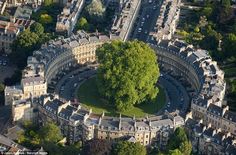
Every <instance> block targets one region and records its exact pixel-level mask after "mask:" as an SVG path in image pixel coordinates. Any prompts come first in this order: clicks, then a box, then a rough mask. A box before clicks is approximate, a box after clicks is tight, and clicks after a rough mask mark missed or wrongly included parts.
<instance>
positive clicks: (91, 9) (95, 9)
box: [85, 0, 105, 19]
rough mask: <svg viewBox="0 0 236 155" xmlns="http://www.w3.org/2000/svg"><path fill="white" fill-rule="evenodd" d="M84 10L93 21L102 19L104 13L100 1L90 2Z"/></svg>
mask: <svg viewBox="0 0 236 155" xmlns="http://www.w3.org/2000/svg"><path fill="white" fill-rule="evenodd" d="M85 9H86V11H87V13H88V14H89V15H90V16H91V17H93V19H96V18H102V17H103V16H104V13H105V8H104V7H103V4H102V2H101V0H92V2H91V3H90V4H89V5H88V6H87V7H86V8H85Z"/></svg>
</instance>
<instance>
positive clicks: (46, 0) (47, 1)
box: [44, 0, 53, 6]
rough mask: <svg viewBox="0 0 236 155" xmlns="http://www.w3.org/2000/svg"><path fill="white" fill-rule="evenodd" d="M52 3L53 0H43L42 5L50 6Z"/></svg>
mask: <svg viewBox="0 0 236 155" xmlns="http://www.w3.org/2000/svg"><path fill="white" fill-rule="evenodd" d="M52 4H53V0H44V6H50V5H52Z"/></svg>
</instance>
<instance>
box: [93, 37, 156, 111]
mask: <svg viewBox="0 0 236 155" xmlns="http://www.w3.org/2000/svg"><path fill="white" fill-rule="evenodd" d="M96 55H97V57H98V62H99V64H100V66H99V68H98V74H97V85H98V90H99V93H100V94H101V95H102V96H104V97H105V98H107V99H108V100H109V102H110V103H111V104H115V106H116V108H117V109H118V110H120V111H125V110H127V109H129V108H132V107H133V105H135V104H139V103H142V102H144V101H147V100H148V99H154V98H155V97H156V95H157V93H158V88H157V87H156V86H155V85H156V82H157V80H158V77H159V68H158V65H157V57H156V54H155V53H154V51H153V50H152V49H151V48H150V47H149V46H148V45H147V44H145V43H143V42H140V41H129V42H122V41H113V42H112V43H106V44H103V46H102V47H100V48H98V49H97V51H96Z"/></svg>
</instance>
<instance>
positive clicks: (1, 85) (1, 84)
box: [0, 83, 5, 93]
mask: <svg viewBox="0 0 236 155" xmlns="http://www.w3.org/2000/svg"><path fill="white" fill-rule="evenodd" d="M4 88H5V86H4V84H3V83H0V93H2V92H4Z"/></svg>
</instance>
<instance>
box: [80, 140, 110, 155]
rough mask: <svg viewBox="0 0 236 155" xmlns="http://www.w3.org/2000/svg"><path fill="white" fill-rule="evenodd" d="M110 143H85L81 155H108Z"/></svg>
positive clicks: (93, 141) (92, 141)
mask: <svg viewBox="0 0 236 155" xmlns="http://www.w3.org/2000/svg"><path fill="white" fill-rule="evenodd" d="M110 151H111V142H109V141H107V140H104V139H92V140H89V141H87V142H86V143H85V145H84V147H83V150H82V154H83V155H91V154H92V155H104V154H110Z"/></svg>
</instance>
